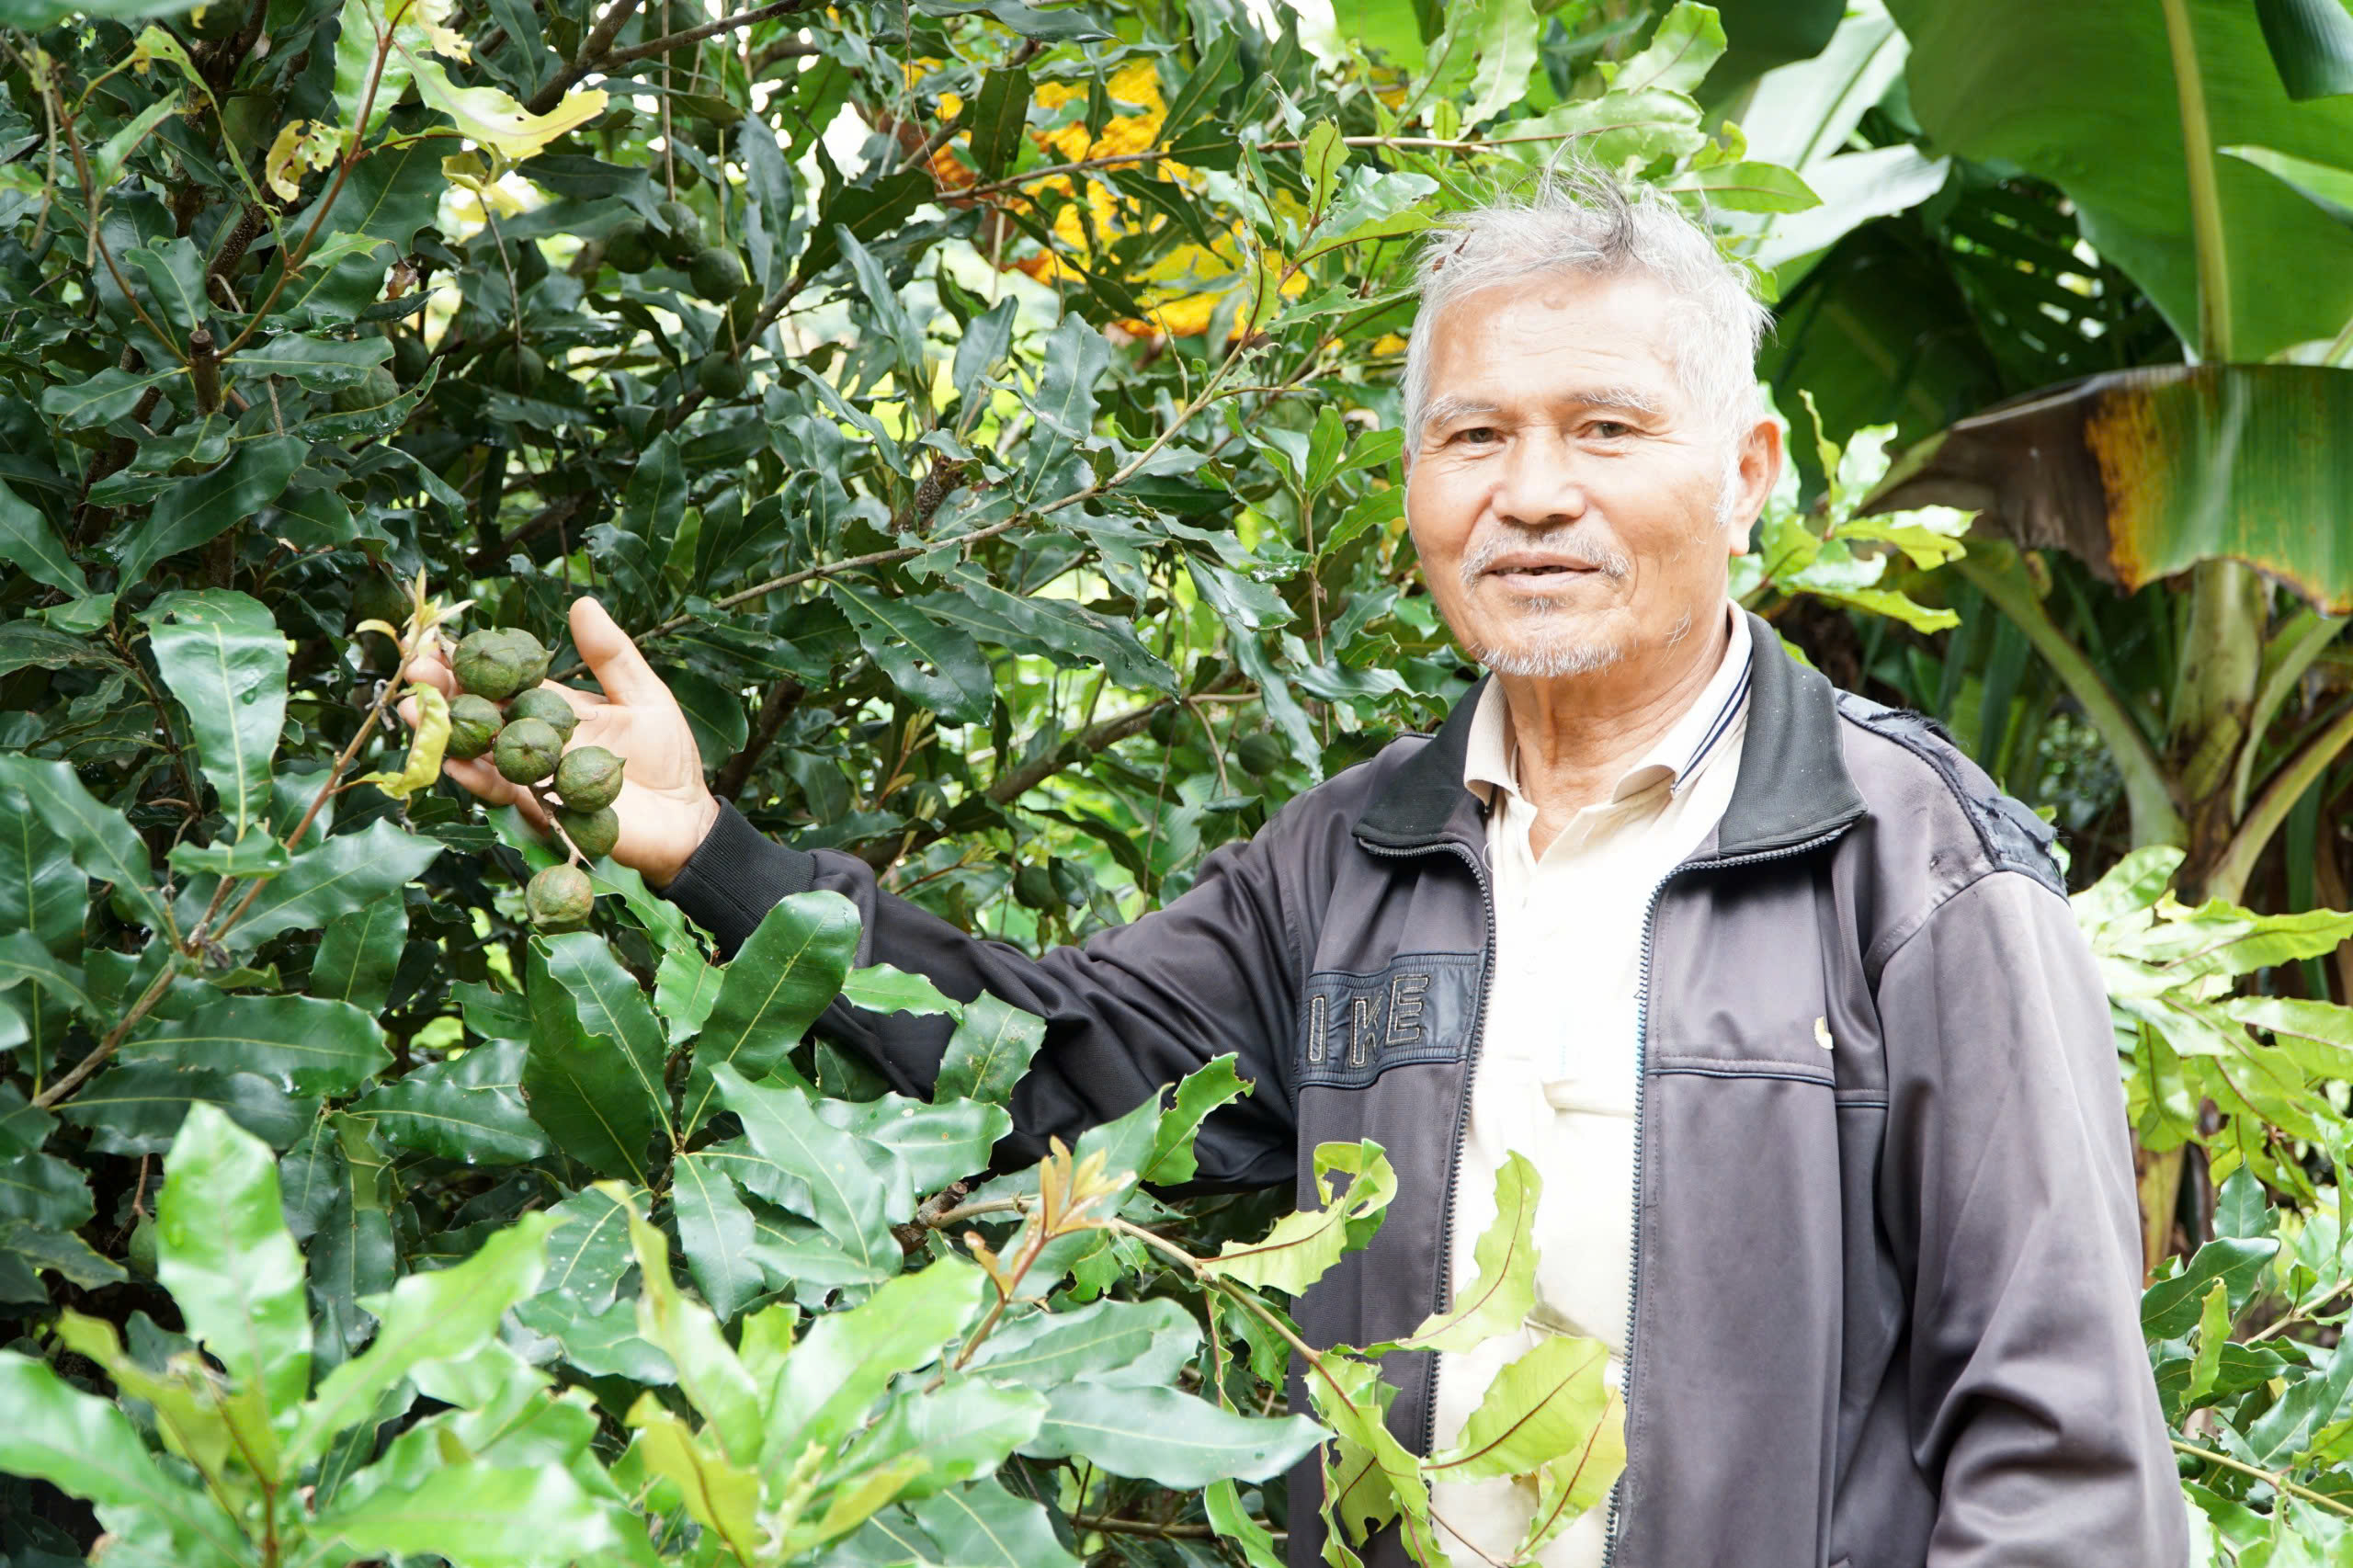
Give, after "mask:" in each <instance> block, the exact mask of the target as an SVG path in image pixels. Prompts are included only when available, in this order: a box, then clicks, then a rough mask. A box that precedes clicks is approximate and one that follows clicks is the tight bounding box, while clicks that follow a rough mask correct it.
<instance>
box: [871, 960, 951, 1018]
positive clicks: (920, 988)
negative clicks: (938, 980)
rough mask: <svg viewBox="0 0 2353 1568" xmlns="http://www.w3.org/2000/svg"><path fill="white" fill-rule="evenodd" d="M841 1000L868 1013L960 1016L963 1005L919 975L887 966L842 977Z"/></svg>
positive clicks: (880, 964)
mask: <svg viewBox="0 0 2353 1568" xmlns="http://www.w3.org/2000/svg"><path fill="white" fill-rule="evenodd" d="M841 994H842V1000H843V1001H845V1002H847V1003H848V1004H849V1005H850V1006H853V1007H863V1008H865V1009H866V1010H867V1011H868V1012H870V1013H945V1014H947V1015H948V1016H949V1017H951V1018H958V1017H963V1014H964V1005H963V1004H962V1003H961V1002H955V1001H950V1000H949V998H948V997H947V996H945V995H942V994H940V990H939V987H938V986H937V985H934V984H933V983H931V982H930V981H928V980H926V979H925V978H924V977H923V976H922V975H920V974H909V973H908V972H907V971H905V970H903V969H893V968H892V966H891V965H889V964H887V963H878V964H869V965H868V966H867V967H866V968H864V969H854V970H851V971H849V973H848V974H847V975H846V976H844V977H843V980H842V989H841Z"/></svg>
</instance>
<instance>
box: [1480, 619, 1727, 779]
mask: <svg viewBox="0 0 2353 1568" xmlns="http://www.w3.org/2000/svg"><path fill="white" fill-rule="evenodd" d="M1725 617H1726V619H1728V620H1729V621H1730V622H1731V627H1732V635H1731V636H1730V637H1729V638H1727V639H1726V640H1725V643H1724V652H1723V657H1722V660H1721V661H1720V662H1719V663H1718V664H1717V665H1716V669H1715V673H1714V674H1713V675H1711V676H1709V677H1708V684H1707V685H1706V686H1705V687H1701V688H1700V691H1699V696H1698V697H1696V698H1694V699H1692V701H1691V706H1690V707H1688V708H1687V709H1685V710H1683V713H1682V714H1681V716H1680V717H1678V718H1677V720H1676V721H1675V722H1674V723H1673V724H1671V725H1669V726H1668V728H1667V731H1666V733H1665V734H1663V735H1661V736H1660V737H1659V738H1658V740H1657V742H1656V743H1655V744H1653V745H1652V746H1651V748H1650V749H1649V750H1648V751H1646V752H1644V753H1643V755H1642V756H1639V757H1637V758H1636V759H1635V760H1634V761H1633V762H1632V763H1631V764H1630V765H1629V766H1628V767H1627V768H1626V771H1625V772H1623V773H1621V774H1620V775H1619V776H1618V782H1617V785H1616V786H1615V788H1613V789H1612V790H1611V791H1610V799H1611V800H1612V801H1622V800H1624V799H1626V798H1627V797H1628V796H1629V795H1634V794H1639V793H1640V792H1641V791H1643V790H1647V789H1649V788H1651V787H1652V786H1653V785H1654V784H1657V783H1659V782H1660V781H1662V780H1665V782H1666V783H1667V786H1668V791H1669V793H1679V792H1680V791H1681V790H1682V789H1683V786H1684V785H1685V784H1686V783H1687V782H1688V781H1689V780H1690V778H1692V777H1693V776H1694V775H1695V774H1697V773H1698V772H1699V769H1700V768H1701V767H1703V766H1704V765H1705V764H1706V763H1707V762H1708V760H1709V758H1710V757H1711V756H1714V755H1715V753H1716V752H1717V751H1718V750H1719V749H1720V748H1721V747H1722V744H1723V741H1724V737H1725V736H1726V735H1727V734H1729V733H1731V732H1732V730H1733V725H1734V724H1735V723H1736V722H1738V721H1739V719H1740V716H1741V712H1742V710H1743V709H1744V707H1745V705H1746V703H1747V700H1748V676H1749V667H1750V665H1751V663H1752V650H1751V647H1750V639H1749V636H1748V629H1747V628H1746V627H1745V626H1744V625H1742V624H1741V621H1740V619H1739V612H1738V609H1737V608H1736V607H1734V606H1733V605H1731V604H1730V603H1729V602H1727V604H1726V607H1725ZM1469 743H1470V744H1469V745H1468V747H1467V748H1466V749H1465V751H1464V753H1463V757H1462V782H1463V785H1464V787H1465V788H1467V789H1469V790H1472V791H1474V792H1475V793H1477V794H1478V795H1479V796H1480V797H1481V798H1482V799H1483V800H1484V801H1486V802H1487V803H1488V805H1489V806H1490V807H1492V806H1493V805H1494V804H1495V797H1496V794H1497V792H1498V791H1500V792H1503V793H1506V794H1509V795H1511V796H1513V797H1514V798H1518V795H1519V769H1518V766H1517V761H1516V757H1517V747H1516V746H1515V745H1514V744H1513V739H1512V733H1511V707H1510V704H1508V703H1507V702H1506V701H1505V700H1504V692H1503V687H1501V686H1500V685H1498V684H1497V683H1495V681H1492V680H1490V681H1489V682H1487V687H1486V689H1485V690H1484V691H1483V692H1482V693H1481V694H1480V697H1479V707H1478V710H1477V711H1476V712H1475V713H1473V714H1472V720H1471V733H1470V736H1469Z"/></svg>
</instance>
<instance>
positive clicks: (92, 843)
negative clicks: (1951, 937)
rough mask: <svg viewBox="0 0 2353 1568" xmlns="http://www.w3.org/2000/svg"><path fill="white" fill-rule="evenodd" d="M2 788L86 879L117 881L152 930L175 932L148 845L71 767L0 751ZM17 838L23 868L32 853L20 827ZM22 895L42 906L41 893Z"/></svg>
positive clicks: (22, 898) (119, 889)
mask: <svg viewBox="0 0 2353 1568" xmlns="http://www.w3.org/2000/svg"><path fill="white" fill-rule="evenodd" d="M0 787H6V789H8V790H10V791H12V792H13V794H14V795H15V796H16V797H19V798H21V799H22V800H23V801H24V803H25V807H26V809H28V810H29V811H30V812H32V814H33V815H35V816H37V817H39V818H40V822H41V824H42V825H43V826H45V827H46V828H48V830H49V831H50V833H51V834H52V835H55V837H57V838H58V839H61V840H63V843H64V846H65V853H66V855H67V857H68V858H70V859H71V860H72V861H73V863H74V866H75V867H77V868H79V869H80V870H81V872H82V874H83V875H84V876H85V877H94V878H96V879H97V880H98V881H102V882H112V883H113V884H114V886H115V890H116V892H117V893H118V894H119V896H120V897H121V898H122V900H123V901H124V902H125V903H127V904H128V905H129V906H130V907H131V908H134V909H136V910H137V911H138V912H139V916H140V918H141V920H142V921H143V922H144V923H145V925H146V926H147V928H148V929H149V930H151V931H157V932H163V931H168V930H170V929H171V923H170V921H169V920H168V919H167V918H166V917H165V914H164V909H163V905H162V904H161V903H158V902H157V901H156V898H155V895H154V893H153V892H152V891H150V889H149V887H148V869H147V846H145V845H143V844H142V843H141V842H140V841H139V835H137V834H135V833H133V832H131V824H129V823H127V822H125V821H123V820H122V815H121V813H120V812H114V811H110V810H108V808H107V807H105V806H102V805H100V804H98V802H97V801H96V800H95V799H93V798H92V797H91V794H90V792H89V791H88V790H85V789H84V788H82V781H81V779H79V778H75V777H74V768H73V767H72V765H70V764H68V763H63V762H36V761H35V760H33V759H32V758H31V757H28V756H23V755H22V754H13V755H12V754H10V753H7V752H0ZM17 834H18V835H19V847H18V849H17V865H18V866H19V867H21V866H23V865H25V864H26V858H27V857H28V855H29V854H30V853H31V851H30V849H29V847H28V844H27V840H26V838H25V836H24V835H25V834H26V830H25V829H23V828H22V827H19V828H18V830H17ZM18 897H19V899H20V901H21V902H24V903H27V904H28V906H29V905H31V904H33V903H37V902H38V898H39V894H38V893H37V892H33V891H31V890H29V889H28V891H27V892H24V893H23V894H20V895H18Z"/></svg>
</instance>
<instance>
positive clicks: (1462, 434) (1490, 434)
mask: <svg viewBox="0 0 2353 1568" xmlns="http://www.w3.org/2000/svg"><path fill="white" fill-rule="evenodd" d="M1452 438H1453V439H1454V440H1456V441H1469V442H1472V443H1473V444H1475V445H1480V446H1484V445H1485V444H1486V443H1487V442H1489V441H1493V440H1495V439H1496V438H1497V437H1496V432H1495V426H1492V425H1473V426H1469V427H1468V428H1466V429H1461V430H1457V431H1456V432H1455V433H1454V435H1453V437H1452Z"/></svg>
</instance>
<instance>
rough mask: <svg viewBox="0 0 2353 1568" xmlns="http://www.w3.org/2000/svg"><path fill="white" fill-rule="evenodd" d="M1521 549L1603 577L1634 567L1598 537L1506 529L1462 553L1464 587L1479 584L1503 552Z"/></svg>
mask: <svg viewBox="0 0 2353 1568" xmlns="http://www.w3.org/2000/svg"><path fill="white" fill-rule="evenodd" d="M1520 551H1528V552H1529V553H1530V554H1540V555H1542V556H1544V557H1545V559H1546V560H1547V561H1552V562H1559V563H1561V564H1562V565H1564V566H1583V567H1586V568H1588V569H1590V570H1592V571H1596V572H1599V573H1600V574H1603V575H1604V576H1607V577H1613V578H1615V577H1623V576H1625V575H1626V574H1628V573H1630V572H1631V571H1632V570H1633V569H1634V563H1633V562H1632V561H1631V560H1630V559H1628V558H1627V557H1626V556H1625V555H1624V554H1622V553H1620V551H1615V550H1612V549H1610V548H1609V547H1608V545H1605V544H1603V543H1602V542H1601V541H1600V540H1595V539H1589V538H1586V537H1585V536H1583V535H1580V534H1577V533H1575V532H1573V531H1564V532H1558V533H1554V534H1552V535H1550V536H1548V535H1546V534H1542V533H1529V534H1525V535H1519V536H1514V535H1511V534H1507V533H1504V534H1494V535H1490V536H1489V537H1488V539H1487V540H1486V541H1485V542H1484V543H1482V544H1478V545H1474V546H1473V547H1472V549H1471V551H1469V552H1468V553H1467V554H1465V555H1464V556H1463V557H1462V565H1461V573H1462V585H1463V586H1464V587H1465V588H1473V589H1475V588H1476V587H1477V586H1478V585H1479V579H1480V578H1481V577H1483V576H1485V575H1486V574H1487V571H1488V569H1489V568H1490V567H1492V566H1494V565H1495V562H1498V561H1501V560H1502V559H1503V558H1504V557H1505V556H1506V555H1512V554H1517V553H1518V552H1520Z"/></svg>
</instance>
